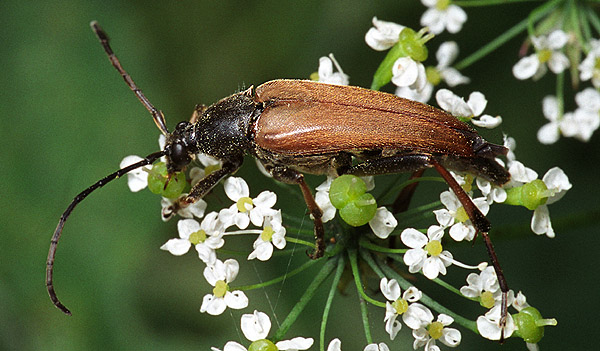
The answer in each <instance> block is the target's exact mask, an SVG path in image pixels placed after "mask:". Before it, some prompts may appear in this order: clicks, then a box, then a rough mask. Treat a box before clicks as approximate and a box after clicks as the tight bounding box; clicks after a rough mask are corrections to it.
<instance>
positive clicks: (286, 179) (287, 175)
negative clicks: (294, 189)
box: [266, 166, 325, 259]
mask: <svg viewBox="0 0 600 351" xmlns="http://www.w3.org/2000/svg"><path fill="white" fill-rule="evenodd" d="M266 169H267V171H268V172H270V173H271V175H272V176H273V178H275V180H278V181H280V182H283V183H288V184H298V186H300V190H302V196H303V197H304V201H305V202H306V207H308V211H309V212H310V214H311V215H312V217H313V221H314V225H315V246H316V248H315V251H314V252H313V253H312V254H309V256H310V258H312V259H317V258H321V257H323V254H324V253H325V229H324V227H323V220H321V217H323V211H321V209H320V208H319V205H317V202H316V201H315V197H314V196H313V194H312V192H311V191H310V187H309V186H308V184H306V182H305V181H304V175H302V173H300V172H298V171H295V170H293V169H290V168H287V167H277V166H275V167H266Z"/></svg>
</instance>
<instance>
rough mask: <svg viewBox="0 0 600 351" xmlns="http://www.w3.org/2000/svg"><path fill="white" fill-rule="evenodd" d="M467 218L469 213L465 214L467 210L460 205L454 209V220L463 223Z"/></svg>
mask: <svg viewBox="0 0 600 351" xmlns="http://www.w3.org/2000/svg"><path fill="white" fill-rule="evenodd" d="M468 219H469V215H468V214H467V211H465V208H464V207H462V206H460V207H459V208H458V209H457V210H456V214H455V215H454V220H455V221H456V222H457V223H465V222H466V221H467V220H468Z"/></svg>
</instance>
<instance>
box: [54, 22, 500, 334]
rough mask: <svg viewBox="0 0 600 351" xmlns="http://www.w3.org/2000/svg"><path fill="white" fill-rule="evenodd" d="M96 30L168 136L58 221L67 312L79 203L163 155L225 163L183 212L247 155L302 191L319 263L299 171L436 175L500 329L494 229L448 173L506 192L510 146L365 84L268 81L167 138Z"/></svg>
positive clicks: (313, 210)
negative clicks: (454, 206) (65, 255)
mask: <svg viewBox="0 0 600 351" xmlns="http://www.w3.org/2000/svg"><path fill="white" fill-rule="evenodd" d="M90 25H91V27H92V30H93V31H94V33H95V34H96V36H97V37H98V39H99V40H100V43H101V44H102V46H103V48H104V51H105V52H106V54H107V55H108V58H109V59H110V62H111V63H112V65H113V66H114V67H115V68H116V69H117V71H118V72H119V73H120V74H121V76H122V77H123V79H124V80H125V82H126V83H127V85H128V86H129V88H131V90H132V91H133V93H134V94H135V96H136V97H137V98H138V99H139V100H140V102H141V103H142V104H143V105H144V107H145V108H146V109H147V110H148V111H149V112H150V114H151V115H152V118H153V119H154V122H155V123H156V125H157V126H158V128H159V129H160V131H161V132H162V134H164V135H165V136H166V145H165V147H164V149H163V150H162V151H159V152H155V153H152V154H150V155H148V156H146V157H145V158H144V159H143V160H142V161H139V162H137V163H135V164H132V165H130V166H128V167H125V168H122V169H120V170H118V171H116V172H114V173H112V174H110V175H108V176H106V177H104V178H102V179H101V180H99V181H98V182H96V183H94V184H93V185H92V186H90V187H89V188H87V189H85V190H84V191H83V192H81V193H80V194H79V195H77V196H76V197H75V198H74V199H73V201H72V202H71V204H70V205H69V206H68V207H67V209H66V210H65V212H64V213H63V214H62V216H61V218H60V221H59V222H58V225H57V227H56V230H55V231H54V235H53V236H52V241H51V244H50V250H49V253H48V260H47V268H46V286H47V289H48V293H49V294H50V298H51V300H52V302H53V303H54V305H55V306H56V307H58V308H59V309H60V310H62V311H63V312H64V313H66V314H68V315H70V314H71V312H70V311H69V310H68V309H67V308H66V307H65V306H64V305H63V304H62V303H61V302H60V301H59V299H58V297H57V296H56V292H55V291H54V285H53V283H52V275H53V267H54V258H55V255H56V248H57V245H58V240H59V238H60V235H61V232H62V229H63V227H64V224H65V221H66V220H67V218H68V217H69V215H70V214H71V212H72V211H73V209H74V208H75V206H77V204H78V203H80V202H81V201H82V200H83V199H84V198H86V197H87V196H88V195H89V194H90V193H91V192H92V191H94V190H96V189H98V188H100V187H102V186H104V185H105V184H106V183H108V182H110V181H112V180H113V179H115V178H118V177H121V176H123V175H124V174H126V173H127V172H130V171H132V170H134V169H136V168H140V167H143V166H147V165H151V164H152V163H153V162H155V161H156V160H157V159H159V158H160V157H162V156H166V159H167V171H168V174H169V175H173V174H174V173H175V172H179V171H181V170H183V169H184V168H185V167H186V166H187V165H188V164H190V162H191V161H192V160H194V158H195V155H196V154H197V153H205V154H208V155H210V156H213V157H215V158H217V159H219V160H221V161H222V162H223V166H222V167H221V169H219V170H217V171H214V172H213V173H210V174H209V175H207V176H206V177H205V178H203V179H202V180H200V182H198V183H197V184H196V185H195V186H193V187H192V189H191V191H190V193H189V194H188V195H187V196H186V197H183V198H181V199H180V200H178V202H177V203H176V204H175V205H174V206H179V207H185V206H188V205H190V204H192V203H194V202H196V201H198V200H199V199H201V198H202V197H203V196H204V195H206V194H207V193H208V192H209V191H210V190H211V189H212V188H213V187H214V186H215V185H216V184H217V183H218V182H219V181H220V180H221V179H223V178H224V177H226V176H228V175H230V174H232V173H234V172H235V171H236V170H238V169H239V168H240V166H241V165H242V161H243V157H244V155H247V154H249V155H252V156H254V157H255V158H256V159H258V161H260V162H261V163H262V165H263V166H264V167H265V169H266V170H267V171H268V172H269V173H270V174H271V175H272V176H273V178H275V179H276V180H278V181H281V182H284V183H289V184H297V185H299V186H300V189H301V191H302V195H303V196H304V200H305V202H306V205H307V207H308V210H309V212H310V214H311V215H312V216H313V218H314V234H315V242H316V249H315V251H314V252H313V253H312V254H311V255H310V256H311V258H313V259H317V258H320V257H322V256H323V254H324V250H325V241H324V229H323V222H322V220H321V215H322V212H321V210H320V209H319V207H318V206H317V204H316V202H315V199H314V197H313V195H312V193H311V190H310V188H309V187H308V185H307V184H306V182H305V181H304V176H303V173H311V174H327V175H333V176H337V175H342V174H353V175H357V176H365V175H377V174H389V173H400V172H422V170H423V169H425V168H435V169H436V170H437V171H438V172H439V174H440V175H441V176H442V177H443V178H444V179H445V180H446V182H447V183H448V185H449V186H450V188H451V189H452V190H453V191H454V193H455V194H456V196H457V197H458V199H459V201H460V202H461V204H462V205H463V207H464V209H465V211H466V213H467V215H468V216H469V218H470V219H471V221H472V223H473V225H474V226H475V228H476V230H477V232H479V233H481V235H482V237H483V240H484V243H485V246H486V248H487V251H488V254H489V256H490V259H491V261H492V264H493V266H494V269H495V271H496V275H497V277H498V281H499V284H500V289H501V291H502V319H501V325H503V326H504V324H505V323H506V316H507V293H508V285H507V283H506V279H505V278H504V274H503V273H502V269H501V268H500V265H499V263H498V259H497V257H496V253H495V252H494V248H493V246H492V243H491V240H490V238H489V236H488V234H487V233H488V231H489V230H490V223H489V222H488V220H487V219H486V217H485V216H484V215H483V214H482V213H481V212H480V211H479V209H478V208H477V207H476V206H475V205H474V204H473V202H472V201H471V199H470V198H469V196H468V195H467V193H466V192H465V191H464V190H463V189H462V187H461V186H460V185H459V184H458V183H457V182H456V180H455V179H454V178H453V176H452V175H451V174H450V172H449V171H448V169H450V170H454V171H459V172H469V173H472V174H475V175H477V176H479V177H483V178H485V179H487V180H489V181H490V182H492V183H494V184H496V185H502V184H504V183H506V182H507V181H508V180H509V179H510V175H509V173H508V172H507V171H506V170H505V169H504V168H503V167H502V166H501V165H500V164H498V163H497V162H496V161H495V159H494V158H495V157H496V156H498V155H505V154H506V153H507V151H508V150H507V149H506V148H505V147H503V146H499V145H495V144H491V143H488V142H487V141H485V140H484V139H483V138H482V137H481V136H479V134H477V132H476V131H475V130H473V129H472V128H471V127H469V126H468V125H467V124H465V123H463V122H460V121H459V120H457V119H456V118H454V117H453V116H451V115H450V114H448V113H446V112H444V111H441V110H439V109H436V108H434V107H431V106H429V105H425V104H422V103H419V102H415V101H411V100H407V99H403V98H400V97H397V96H395V95H392V94H388V93H383V92H378V91H373V90H368V89H363V88H359V87H351V86H339V85H329V84H323V83H317V82H313V81H305V80H287V79H281V80H273V81H270V82H266V83H264V84H262V85H260V86H258V87H257V88H256V89H253V87H250V88H249V89H247V90H245V91H242V92H239V93H236V94H233V95H231V96H229V97H226V98H224V99H222V100H220V101H218V102H216V103H214V104H213V105H211V106H208V107H204V106H202V107H199V106H197V107H196V109H195V111H194V112H193V114H192V119H191V120H190V122H180V123H178V124H177V126H176V127H175V130H174V131H173V132H169V131H168V130H167V127H166V124H165V119H164V115H163V113H162V112H161V111H159V110H157V109H156V108H155V107H154V106H153V105H152V104H151V103H150V101H149V100H148V99H147V98H146V96H144V94H143V93H142V91H141V90H140V89H139V88H138V87H137V86H136V85H135V83H134V82H133V80H132V79H131V77H130V76H129V74H128V73H127V72H126V71H125V70H124V69H123V67H122V66H121V63H120V62H119V60H118V59H117V57H116V56H115V54H114V53H113V51H112V49H111V47H110V46H109V43H108V36H107V35H106V33H105V32H104V31H103V30H102V29H101V28H100V26H99V25H98V23H97V22H95V21H94V22H92V23H91V24H90Z"/></svg>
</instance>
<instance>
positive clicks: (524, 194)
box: [504, 179, 548, 211]
mask: <svg viewBox="0 0 600 351" xmlns="http://www.w3.org/2000/svg"><path fill="white" fill-rule="evenodd" d="M506 195H507V198H506V201H504V203H505V204H507V205H515V206H524V207H526V208H527V209H528V210H532V211H533V210H535V209H536V208H538V206H541V205H543V204H545V203H546V200H547V199H548V187H547V186H546V184H545V183H544V182H543V181H542V180H541V179H536V180H534V181H532V182H531V183H527V184H525V185H522V186H519V187H516V188H511V189H507V190H506Z"/></svg>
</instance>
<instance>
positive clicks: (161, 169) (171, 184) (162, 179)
mask: <svg viewBox="0 0 600 351" xmlns="http://www.w3.org/2000/svg"><path fill="white" fill-rule="evenodd" d="M167 180H168V183H167ZM165 184H166V187H165ZM186 185H187V182H186V179H185V174H184V173H183V172H177V173H175V174H174V175H173V176H171V179H169V177H168V174H167V165H166V164H165V163H164V162H158V163H156V164H154V166H152V169H151V170H150V172H149V174H148V189H150V191H151V192H153V193H154V194H158V195H161V196H164V197H166V198H169V199H174V198H177V197H178V196H179V195H181V193H182V192H183V189H185V186H186Z"/></svg>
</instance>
